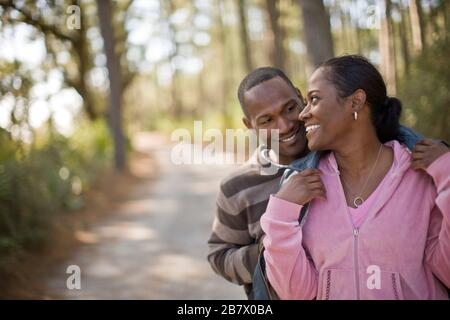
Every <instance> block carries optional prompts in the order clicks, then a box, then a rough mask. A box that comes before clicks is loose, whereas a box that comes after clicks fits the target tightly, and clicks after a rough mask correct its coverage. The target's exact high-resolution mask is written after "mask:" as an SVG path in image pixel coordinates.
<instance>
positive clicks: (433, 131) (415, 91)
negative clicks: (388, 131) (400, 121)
mask: <svg viewBox="0 0 450 320" xmlns="http://www.w3.org/2000/svg"><path fill="white" fill-rule="evenodd" d="M449 56H450V44H449V42H448V41H445V40H439V41H437V42H435V43H434V44H433V46H431V47H429V48H427V51H426V52H425V53H424V54H422V55H421V56H419V57H417V58H416V59H415V60H414V62H413V64H412V66H411V72H410V74H409V75H407V76H404V77H403V79H401V81H400V85H399V96H400V97H401V98H402V102H403V105H404V108H405V109H404V111H405V113H404V117H405V121H406V123H407V124H408V125H410V126H413V127H414V128H415V129H417V130H418V131H419V132H421V133H422V134H424V135H425V136H427V137H431V138H436V139H445V140H446V141H450V128H449V123H450V90H449V86H450V65H449V63H448V57H449Z"/></svg>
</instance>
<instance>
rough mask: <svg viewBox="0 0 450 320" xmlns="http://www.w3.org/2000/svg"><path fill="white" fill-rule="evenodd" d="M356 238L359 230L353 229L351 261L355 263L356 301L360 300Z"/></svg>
mask: <svg viewBox="0 0 450 320" xmlns="http://www.w3.org/2000/svg"><path fill="white" fill-rule="evenodd" d="M358 236H359V228H354V229H353V261H354V262H355V268H354V269H355V285H356V299H357V300H359V299H360V295H361V294H360V289H359V261H358Z"/></svg>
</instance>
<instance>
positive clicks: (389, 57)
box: [379, 0, 397, 95]
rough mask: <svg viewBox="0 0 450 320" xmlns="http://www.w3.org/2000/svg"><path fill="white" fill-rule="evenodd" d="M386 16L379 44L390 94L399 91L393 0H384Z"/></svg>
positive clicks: (383, 19)
mask: <svg viewBox="0 0 450 320" xmlns="http://www.w3.org/2000/svg"><path fill="white" fill-rule="evenodd" d="M384 4H385V6H384V9H385V10H384V16H383V17H382V19H381V22H380V23H381V28H380V35H379V46H380V54H381V64H380V70H381V73H382V74H383V76H384V78H385V80H386V87H387V91H388V94H390V95H395V94H396V93H397V86H396V64H395V46H394V30H393V26H392V19H391V8H392V4H391V0H385V2H384Z"/></svg>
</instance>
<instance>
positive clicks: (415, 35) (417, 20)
mask: <svg viewBox="0 0 450 320" xmlns="http://www.w3.org/2000/svg"><path fill="white" fill-rule="evenodd" d="M409 14H410V16H411V30H412V39H413V45H414V49H415V50H416V51H417V52H420V51H422V49H423V47H424V45H425V41H424V40H425V37H424V35H425V32H424V31H425V30H424V27H425V26H424V22H423V12H422V6H421V3H420V0H410V1H409Z"/></svg>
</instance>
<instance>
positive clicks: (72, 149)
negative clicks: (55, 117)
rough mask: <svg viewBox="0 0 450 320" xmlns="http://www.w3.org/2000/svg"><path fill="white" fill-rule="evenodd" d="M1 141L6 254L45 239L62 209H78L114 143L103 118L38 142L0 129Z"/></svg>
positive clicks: (1, 232) (1, 233)
mask: <svg viewBox="0 0 450 320" xmlns="http://www.w3.org/2000/svg"><path fill="white" fill-rule="evenodd" d="M0 143H1V146H2V147H1V150H0V257H2V256H3V255H4V254H5V253H8V252H11V251H17V250H22V249H24V248H27V247H29V246H38V245H41V244H42V243H44V242H45V241H46V240H47V239H48V235H49V234H50V231H51V229H52V226H53V225H54V222H55V220H56V217H57V216H58V215H59V214H61V213H62V212H70V211H73V210H77V209H80V208H81V207H82V206H83V192H84V191H85V190H86V189H87V188H88V186H89V185H90V184H91V182H92V180H93V179H94V177H95V172H96V171H97V170H98V169H99V168H101V167H104V166H105V163H109V162H110V159H111V149H112V147H111V142H110V139H109V134H108V131H107V127H106V125H105V123H104V122H102V121H99V122H95V123H89V124H85V125H82V126H81V127H80V128H79V129H78V130H77V131H76V132H75V133H74V134H73V135H72V136H71V137H70V138H65V137H62V136H57V135H54V134H52V135H50V136H49V137H47V138H46V139H44V140H43V141H41V142H40V143H39V145H36V144H35V145H34V146H26V145H23V144H22V143H20V142H17V141H13V140H11V139H10V137H9V136H8V134H7V133H6V132H5V131H4V130H2V131H0ZM0 259H1V258H0ZM0 262H1V261H0Z"/></svg>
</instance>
